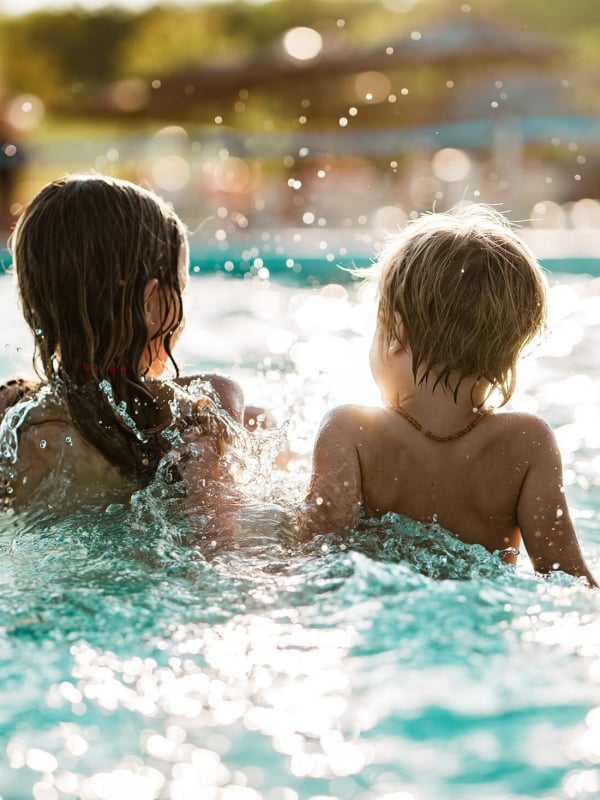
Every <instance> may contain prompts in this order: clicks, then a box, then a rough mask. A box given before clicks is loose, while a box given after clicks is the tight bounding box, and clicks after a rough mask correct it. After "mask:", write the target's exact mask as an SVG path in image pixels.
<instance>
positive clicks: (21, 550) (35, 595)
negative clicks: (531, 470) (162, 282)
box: [0, 276, 600, 800]
mask: <svg viewBox="0 0 600 800" xmlns="http://www.w3.org/2000/svg"><path fill="white" fill-rule="evenodd" d="M552 280H553V288H552V292H551V311H552V314H551V320H550V324H551V333H550V334H549V335H548V336H547V337H546V338H545V340H544V341H543V343H542V344H541V345H540V346H539V347H538V348H537V349H536V350H535V351H534V352H533V353H532V354H531V356H530V357H529V358H528V359H527V360H526V362H525V363H524V365H523V369H522V371H521V375H520V388H519V393H518V395H517V396H516V397H515V400H514V405H515V406H517V407H523V408H527V409H530V410H537V411H538V412H540V413H542V414H543V415H544V416H546V418H547V419H548V420H549V421H550V422H551V423H552V424H553V425H554V426H555V428H556V430H557V435H558V437H559V441H560V444H561V449H562V451H563V457H564V461H565V477H566V483H567V492H568V495H569V500H570V504H571V509H572V512H573V516H574V518H575V523H576V527H577V530H578V533H579V536H580V539H581V542H582V546H583V548H584V551H585V555H586V558H587V560H588V563H589V564H590V567H591V569H592V571H593V572H594V573H595V574H596V575H597V576H599V577H600V525H599V523H598V511H599V510H600V489H599V484H600V397H599V395H600V370H599V368H598V366H597V356H596V354H597V352H598V344H599V339H600V294H599V293H598V292H599V285H598V284H597V282H596V281H594V280H592V279H590V278H585V277H577V276H570V277H568V278H553V279H552ZM0 305H1V313H2V319H3V335H4V347H3V353H2V360H1V362H0V368H1V370H2V376H3V377H8V376H9V375H10V374H13V373H14V372H17V371H23V370H25V369H26V368H27V366H28V361H29V352H30V348H29V337H28V336H27V334H26V332H25V330H24V328H23V326H22V324H21V323H20V321H19V317H18V313H17V311H16V309H15V307H14V301H13V296H12V289H11V286H10V281H9V279H8V278H1V279H0ZM372 315H373V302H372V297H371V296H370V294H369V292H368V291H366V290H364V289H363V290H359V289H358V288H357V287H351V286H345V287H342V286H327V287H323V288H321V289H310V288H301V287H298V286H296V287H292V286H288V287H282V286H274V285H271V284H269V283H268V282H266V281H262V282H260V281H258V280H256V281H241V280H239V281H236V280H233V279H231V278H229V279H227V278H222V279H220V278H198V279H194V280H192V281H191V283H190V288H189V292H188V298H187V318H188V325H187V328H186V331H185V333H184V335H183V338H182V341H181V342H180V347H179V360H180V362H181V364H182V366H183V367H184V368H185V370H186V371H192V370H200V369H213V368H221V369H223V370H225V371H227V372H229V373H231V374H233V375H234V376H236V377H238V378H239V379H240V381H241V382H242V383H243V385H244V388H245V390H246V396H247V399H248V400H249V401H250V402H256V403H265V404H267V405H268V406H269V407H270V408H271V409H272V413H273V416H274V418H275V421H276V422H278V423H280V424H283V423H284V422H285V421H286V420H289V422H288V423H287V428H286V430H287V435H288V439H289V447H290V450H291V455H292V459H291V461H290V464H289V469H288V470H287V471H285V472H283V471H277V470H274V471H272V470H271V469H270V462H269V459H268V458H265V459H263V460H262V461H261V460H260V458H258V457H257V458H256V459H255V461H254V463H253V464H252V465H251V468H250V469H249V472H248V474H247V475H246V476H245V481H246V484H247V488H248V491H249V493H250V494H251V495H252V496H253V497H254V501H255V503H254V505H253V506H252V507H249V508H248V509H247V510H246V511H245V512H244V514H243V516H240V518H239V520H238V534H237V535H236V536H235V537H233V538H227V539H225V538H224V539H222V540H221V539H215V538H213V537H208V538H206V537H203V536H202V531H201V525H200V523H197V522H196V521H193V520H192V521H188V522H186V521H184V520H182V519H181V518H180V517H179V516H178V515H177V513H176V512H175V511H174V510H173V509H172V508H170V507H169V504H168V503H165V502H164V500H163V499H162V498H161V497H160V495H157V494H155V493H152V492H146V493H141V494H140V495H139V496H137V497H136V498H135V501H134V503H133V504H132V508H131V509H124V508H121V507H109V508H107V509H102V510H100V511H95V512H94V513H91V512H90V513H88V514H84V513H81V514H79V515H75V516H72V517H69V518H68V519H61V518H60V516H59V515H58V514H56V515H55V516H53V515H52V514H46V515H44V516H41V515H38V516H33V515H32V516H31V517H30V518H24V517H21V518H17V517H15V516H5V517H4V518H3V519H1V520H0V550H1V558H0V741H1V749H0V796H1V797H2V798H4V799H5V800H21V798H31V797H34V798H36V800H59V799H60V800H62V798H85V799H86V800H88V799H89V800H120V799H121V798H123V799H124V800H125V799H126V800H138V798H139V799H140V800H153V799H154V798H161V799H162V798H166V799H168V800H188V798H189V799H190V800H191V799H192V798H193V800H197V799H198V798H200V799H201V800H204V799H205V798H206V799H207V800H212V798H214V799H215V800H262V799H263V798H264V799H265V800H309V799H311V798H312V800H325V799H326V798H327V800H332V799H333V798H336V799H337V800H450V799H452V800H456V799H457V798H458V799H460V800H471V799H473V800H475V798H476V799H477V800H482V799H484V800H515V799H516V798H544V800H558V799H559V798H560V799H561V800H562V799H563V798H600V767H599V764H600V597H599V596H598V593H595V592H591V591H589V590H588V589H586V588H584V587H582V586H580V585H578V584H577V583H576V582H575V581H574V580H572V579H570V578H568V577H566V576H562V575H560V574H557V575H555V576H553V578H552V579H551V580H541V579H538V578H537V577H535V576H534V575H533V573H532V572H531V570H530V568H529V567H528V565H527V563H526V562H525V561H523V560H521V563H520V564H519V567H518V568H517V570H516V571H515V570H513V569H512V568H510V567H507V566H504V565H502V564H501V563H499V562H498V560H497V559H496V558H495V557H494V556H493V555H490V554H488V553H486V552H485V551H483V550H482V549H481V548H478V547H467V546H464V545H461V544H460V543H458V542H456V541H455V540H454V539H453V538H452V537H450V536H448V535H447V534H445V533H444V532H443V531H440V530H435V529H432V530H426V529H420V528H419V527H418V526H416V525H414V524H413V523H410V522H409V521H408V520H404V519H402V518H398V517H393V516H390V517H386V518H385V519H384V520H382V521H381V523H378V524H376V525H375V524H373V525H371V526H369V527H366V528H365V529H364V530H363V531H362V532H361V533H360V534H359V535H357V537H356V538H355V540H354V542H351V543H350V542H340V541H335V540H332V539H330V538H320V539H317V540H316V541H314V542H312V543H310V544H307V545H304V546H300V545H298V544H297V543H296V542H295V540H294V535H293V533H294V532H293V525H292V523H291V521H290V518H289V516H288V515H287V513H286V512H287V511H289V510H290V509H291V508H292V507H293V503H294V502H295V501H296V500H297V499H298V498H299V497H301V495H302V491H303V487H304V486H305V483H306V478H307V469H308V454H309V450H310V444H311V441H312V437H313V436H314V433H315V429H316V425H317V423H318V420H319V418H320V416H321V414H322V413H323V411H324V409H325V408H327V407H329V406H330V405H332V404H334V403H337V402H348V401H357V402H363V401H366V402H375V400H376V391H375V390H374V388H373V387H372V385H371V383H370V380H369V377H368V367H367V360H366V353H367V347H368V341H367V339H366V338H365V334H366V335H367V336H368V332H369V329H370V326H371V324H372ZM267 449H268V442H267V443H266V444H265V450H267ZM259 455H260V453H259Z"/></svg>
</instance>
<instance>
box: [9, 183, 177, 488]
mask: <svg viewBox="0 0 600 800" xmlns="http://www.w3.org/2000/svg"><path fill="white" fill-rule="evenodd" d="M186 241H187V240H186V232H185V228H184V226H183V223H182V222H181V221H180V220H179V218H178V217H177V215H176V214H175V213H174V211H173V210H172V209H171V208H170V206H168V205H167V204H166V203H165V202H164V201H163V200H161V199H160V198H159V197H158V196H157V195H155V194H153V193H152V192H150V191H148V190H146V189H143V188H141V187H140V186H137V185H135V184H133V183H130V182H129V181H123V180H117V179H115V178H109V177H104V176H100V175H71V176H66V177H63V178H60V179H59V180H56V181H54V182H52V183H50V184H48V185H47V186H45V187H44V188H43V189H42V190H41V191H40V192H39V193H38V194H37V195H36V197H34V199H33V200H32V201H31V203H30V204H29V206H28V207H27V208H26V210H25V212H24V213H23V215H22V216H21V218H20V219H19V221H18V223H17V225H16V228H15V231H14V234H13V237H12V244H11V246H12V250H13V256H14V266H15V269H16V274H17V280H18V286H19V294H20V299H21V304H22V308H23V314H24V317H25V320H26V322H27V324H28V325H29V327H30V328H31V330H32V331H33V333H34V337H35V356H34V361H35V362H36V367H37V364H38V358H39V364H41V368H42V371H43V376H42V377H44V376H45V378H46V379H47V380H48V381H54V382H56V384H57V385H59V386H60V388H61V390H62V391H64V395H65V398H66V402H67V406H68V409H69V412H70V414H71V416H72V419H73V422H74V424H75V426H76V427H77V428H78V430H79V431H80V432H81V434H82V435H83V436H84V438H85V439H86V440H87V441H88V442H90V443H91V444H92V445H94V446H95V447H96V448H97V449H98V450H99V451H100V452H101V453H102V454H103V455H104V456H105V457H106V458H107V459H108V461H110V462H111V463H112V464H114V465H115V466H117V467H119V468H120V469H121V470H122V472H123V473H124V474H125V475H127V476H129V477H134V478H137V479H144V478H146V480H147V479H149V478H150V477H151V476H152V475H153V474H154V472H155V470H156V466H157V464H158V461H159V460H160V458H161V456H162V455H163V453H164V452H166V451H167V450H168V443H167V441H166V440H165V439H164V437H162V436H161V435H160V432H161V431H162V430H164V428H165V427H166V426H167V425H168V424H169V423H170V422H171V411H170V408H169V405H168V402H162V403H161V402H160V400H158V399H156V398H155V397H154V396H153V394H152V393H151V392H150V391H149V388H148V385H147V384H145V381H144V375H142V374H140V365H141V364H142V363H143V361H144V358H146V360H147V362H148V363H150V362H151V361H152V352H153V351H152V348H153V346H154V347H156V342H157V341H161V339H162V340H164V351H165V353H166V354H167V356H168V357H169V359H170V360H171V362H172V364H173V367H174V369H175V372H176V373H177V374H178V369H177V364H176V363H175V361H174V359H173V357H172V354H171V342H172V336H173V334H174V332H175V331H176V330H177V328H178V327H179V326H180V324H181V322H182V319H183V308H182V298H181V293H182V288H183V287H181V286H180V280H181V278H180V270H179V258H180V252H181V248H182V247H183V246H184V245H185V243H186ZM154 278H156V279H157V281H158V286H157V291H158V292H159V297H160V307H161V309H162V311H163V313H162V315H161V316H162V319H161V320H159V321H157V322H158V323H159V324H157V326H156V328H155V330H154V331H153V334H152V336H149V334H148V326H147V324H146V319H145V314H144V289H145V287H146V284H147V283H148V281H149V280H152V279H154Z"/></svg>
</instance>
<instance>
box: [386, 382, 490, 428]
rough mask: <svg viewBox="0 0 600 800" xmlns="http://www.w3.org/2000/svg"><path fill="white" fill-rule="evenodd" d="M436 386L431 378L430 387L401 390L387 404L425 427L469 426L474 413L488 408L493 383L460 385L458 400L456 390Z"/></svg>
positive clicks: (387, 398) (454, 383)
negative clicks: (412, 417)
mask: <svg viewBox="0 0 600 800" xmlns="http://www.w3.org/2000/svg"><path fill="white" fill-rule="evenodd" d="M434 383H435V378H434V377H430V379H429V381H428V382H427V383H422V384H413V385H412V386H411V387H409V388H406V389H404V388H403V389H399V391H398V392H396V393H392V395H391V396H386V397H384V398H383V400H384V402H385V403H386V405H389V406H393V405H399V406H401V407H402V408H403V409H405V410H406V411H408V412H410V414H412V415H413V416H414V417H415V418H416V419H418V421H419V422H420V423H421V424H423V425H428V424H431V426H432V427H434V426H435V427H439V425H440V423H442V424H443V423H444V422H447V423H448V425H449V426H451V427H452V426H456V425H457V424H459V425H460V424H462V423H464V422H468V421H469V419H471V418H472V417H473V413H474V412H477V411H479V410H481V409H482V408H483V407H484V406H485V404H486V399H487V397H488V394H489V383H488V382H487V381H484V380H479V381H478V380H477V379H476V378H469V377H467V378H465V379H464V380H463V381H462V382H461V383H460V385H459V387H458V390H457V391H456V399H455V393H454V391H453V389H450V388H447V387H445V386H443V385H442V384H441V383H438V385H437V386H436V387H435V389H432V386H433V384H434ZM450 385H451V386H455V385H456V381H452V380H451V381H450Z"/></svg>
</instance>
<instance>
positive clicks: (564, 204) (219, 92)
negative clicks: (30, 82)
mask: <svg viewBox="0 0 600 800" xmlns="http://www.w3.org/2000/svg"><path fill="white" fill-rule="evenodd" d="M469 16H470V17H472V16H473V15H469ZM457 19H458V21H454V22H453V23H444V24H439V25H433V26H431V27H429V28H423V29H421V30H419V31H413V32H411V33H410V34H408V35H406V36H403V37H401V38H398V39H397V38H395V37H394V35H393V33H392V34H391V35H390V37H389V38H386V40H385V41H382V42H381V43H380V44H379V45H377V46H374V47H370V48H367V49H358V48H356V47H355V46H352V45H351V44H350V43H349V41H348V40H347V39H344V38H343V37H341V36H340V32H339V31H336V30H335V29H332V30H328V31H323V32H318V31H316V30H314V29H310V28H296V29H293V30H290V31H288V33H287V34H286V37H281V39H280V41H279V42H278V43H277V44H276V45H273V46H272V47H270V48H267V49H265V50H263V51H262V52H259V53H256V54H255V55H253V56H250V57H249V58H247V59H240V60H236V58H235V57H232V60H231V62H230V63H228V64H226V65H220V66H218V65H215V66H211V67H207V66H205V65H197V64H195V63H194V60H193V54H191V58H190V64H189V66H188V67H187V68H186V69H185V70H178V71H176V72H173V73H171V74H164V75H161V77H160V80H155V81H152V82H149V81H147V80H142V79H140V78H137V77H135V76H131V77H128V78H125V79H121V80H119V81H116V82H114V83H113V84H111V85H109V86H106V87H105V88H104V89H103V90H102V91H101V92H95V93H91V94H90V93H88V94H86V93H81V96H80V97H79V98H78V100H77V103H76V105H75V110H76V111H77V112H78V113H79V114H80V116H81V117H82V118H86V119H88V120H92V121H93V120H96V121H97V122H98V124H99V126H100V123H101V122H105V121H107V120H110V121H113V122H118V123H119V124H121V123H122V124H123V127H122V133H120V134H118V135H115V133H114V132H111V133H110V134H109V135H107V136H103V135H102V134H97V135H96V134H94V135H89V136H86V137H84V138H82V137H81V133H80V131H79V130H78V131H77V133H76V134H74V136H73V138H68V139H66V138H65V137H63V138H62V139H55V140H53V141H48V140H44V138H43V137H40V138H39V139H38V140H37V141H36V142H35V143H34V144H33V145H32V147H31V158H30V165H29V166H30V170H31V174H32V175H33V174H36V175H40V174H44V176H45V179H48V177H53V176H54V175H56V174H58V173H60V172H63V171H75V170H86V169H90V168H94V169H98V170H100V171H105V172H106V171H108V172H112V173H114V174H117V175H120V176H122V177H126V178H131V179H133V180H137V181H146V182H148V183H149V184H150V185H152V186H153V187H155V188H156V189H157V190H158V191H159V192H160V193H161V194H163V195H164V196H166V197H167V198H168V199H169V200H171V201H172V202H173V203H174V205H175V207H176V208H177V209H178V211H179V212H180V213H181V214H182V216H183V217H184V219H185V220H186V222H187V223H188V225H189V226H190V228H191V229H192V230H196V229H199V230H200V236H201V237H202V238H205V237H207V238H208V239H209V240H210V241H209V244H210V246H211V247H213V246H214V248H216V250H217V251H218V250H219V249H221V250H225V249H227V246H228V244H229V242H230V241H231V240H234V239H240V240H241V241H242V242H243V243H244V242H245V241H246V240H249V241H251V240H254V241H255V242H258V243H259V244H260V242H261V241H264V239H261V237H263V235H264V234H265V232H270V233H268V236H269V237H271V234H272V232H273V231H277V230H285V229H290V230H291V231H298V230H305V231H309V230H314V231H315V237H316V239H318V235H317V233H316V232H317V231H318V230H319V229H335V230H338V231H344V230H346V231H352V232H355V231H357V230H358V231H364V232H365V235H367V236H368V235H369V234H368V231H378V232H382V231H384V230H387V231H390V230H394V229H395V228H397V227H398V225H401V224H402V223H403V222H404V221H405V220H406V218H407V216H408V215H410V214H414V213H416V212H419V211H425V210H430V209H431V208H433V207H436V208H439V209H443V208H445V207H449V206H451V205H454V204H456V203H457V202H461V201H463V200H464V201H485V202H492V203H494V204H498V205H499V206H500V207H501V208H502V209H504V210H506V211H507V212H508V213H509V214H510V216H511V218H513V219H520V220H529V219H531V218H532V217H533V218H535V219H537V220H538V221H537V222H536V223H535V225H537V226H538V227H542V228H545V227H547V228H556V227H558V228H560V227H565V226H566V227H571V228H578V229H581V228H590V227H591V228H593V227H600V204H598V203H597V202H596V201H597V199H598V198H599V197H600V185H599V177H598V176H599V174H600V168H599V165H600V116H599V117H595V116H591V115H583V114H581V113H580V109H578V108H577V107H576V106H575V105H574V103H573V97H572V92H571V85H570V77H569V76H568V75H567V76H565V74H564V72H563V71H561V70H560V69H558V68H557V65H558V64H560V63H561V60H562V58H563V55H564V49H563V45H562V43H561V42H560V41H559V40H556V39H553V38H549V37H547V36H539V35H536V34H533V33H531V32H524V31H522V30H514V29H511V28H510V27H505V26H497V25H492V24H490V23H484V22H482V21H477V20H473V19H472V18H471V19H469V20H468V21H467V20H466V19H465V17H464V15H462V16H461V17H458V18H457ZM294 36H295V37H296V38H295V39H294ZM290 37H291V38H290ZM303 48H304V49H303ZM311 48H312V49H311ZM307 54H308V55H307ZM125 123H126V124H127V126H128V129H127V130H125ZM36 170H37V172H35V171H36ZM31 185H33V182H32V183H31ZM582 202H583V204H582ZM288 238H289V237H288ZM307 238H308V237H307ZM242 247H245V244H242ZM584 249H585V248H584Z"/></svg>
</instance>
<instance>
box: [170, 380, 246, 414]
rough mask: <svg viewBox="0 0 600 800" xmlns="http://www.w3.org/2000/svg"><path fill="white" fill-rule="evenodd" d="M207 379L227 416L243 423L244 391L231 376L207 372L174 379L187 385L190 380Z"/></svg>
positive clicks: (181, 384)
mask: <svg viewBox="0 0 600 800" xmlns="http://www.w3.org/2000/svg"><path fill="white" fill-rule="evenodd" d="M197 380H201V381H207V382H208V383H210V385H211V386H212V388H213V389H214V391H215V393H216V395H217V396H218V398H219V403H220V405H221V408H223V409H224V410H225V411H226V412H227V413H228V414H229V416H230V417H231V418H232V419H233V420H235V422H239V424H240V425H241V424H243V421H244V393H243V391H242V388H241V386H240V385H239V384H238V383H236V382H235V381H233V380H231V378H226V377H225V376H224V375H217V374H214V373H207V374H202V375H186V376H185V377H180V378H177V379H176V383H178V384H179V385H180V386H187V385H188V384H189V383H191V382H192V381H197Z"/></svg>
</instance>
